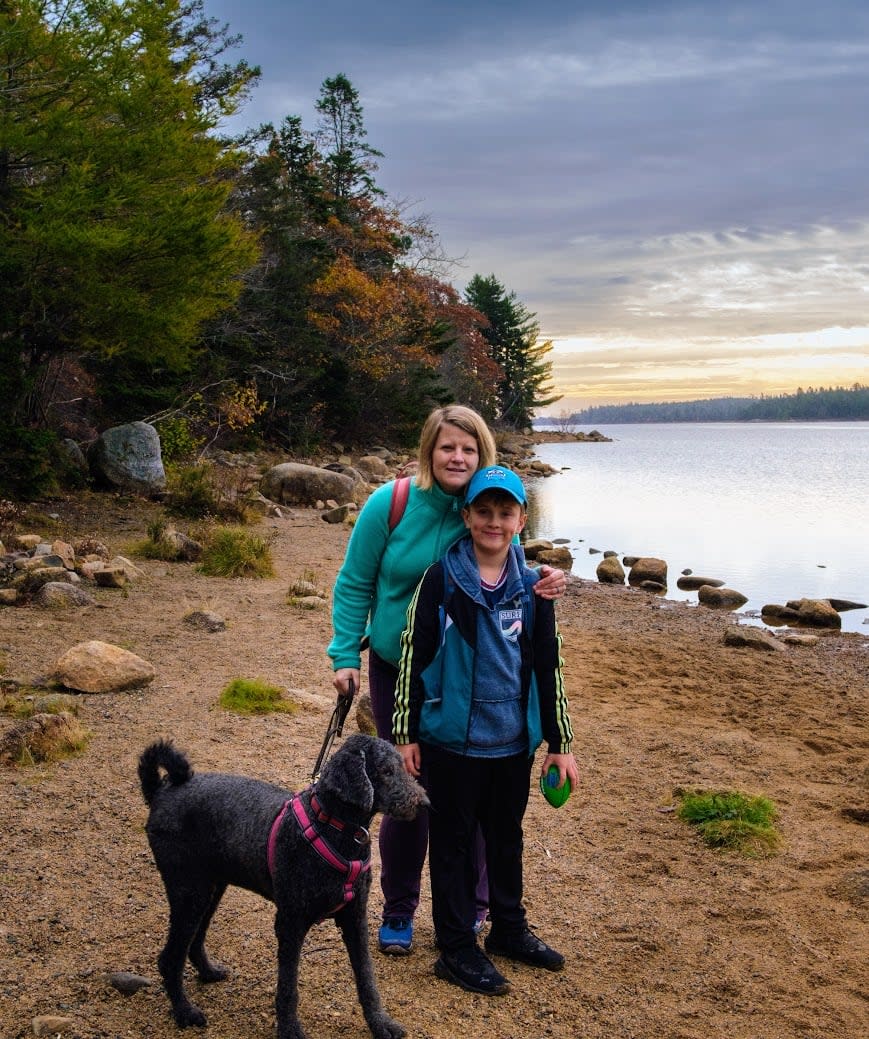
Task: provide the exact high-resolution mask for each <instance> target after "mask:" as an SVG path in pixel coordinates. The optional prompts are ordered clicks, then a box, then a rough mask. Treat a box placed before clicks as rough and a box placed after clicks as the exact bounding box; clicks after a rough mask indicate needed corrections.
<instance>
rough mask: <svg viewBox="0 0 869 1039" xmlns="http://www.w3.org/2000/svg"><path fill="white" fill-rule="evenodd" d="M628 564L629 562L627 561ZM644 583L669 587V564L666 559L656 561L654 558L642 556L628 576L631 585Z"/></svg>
mask: <svg viewBox="0 0 869 1039" xmlns="http://www.w3.org/2000/svg"><path fill="white" fill-rule="evenodd" d="M625 562H627V560H625ZM644 581H653V582H654V583H655V584H659V585H663V586H664V587H665V588H666V587H667V563H666V560H664V559H655V558H654V557H653V556H642V557H641V558H640V559H638V560H636V562H635V563H634V564H633V565H632V566H631V570H630V573H629V574H628V583H629V584H639V585H641V584H643V582H644Z"/></svg>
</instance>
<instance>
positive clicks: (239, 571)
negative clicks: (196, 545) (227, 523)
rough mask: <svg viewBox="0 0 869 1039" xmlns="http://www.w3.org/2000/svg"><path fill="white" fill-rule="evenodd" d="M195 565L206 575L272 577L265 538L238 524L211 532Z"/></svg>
mask: <svg viewBox="0 0 869 1039" xmlns="http://www.w3.org/2000/svg"><path fill="white" fill-rule="evenodd" d="M197 569H198V570H199V571H200V573H203V574H206V575H207V576H209V577H274V574H275V568H274V563H273V561H272V551H271V546H270V545H269V542H268V541H267V540H266V539H265V538H263V537H260V535H258V534H252V533H251V532H250V531H247V530H243V529H242V528H240V527H217V528H216V529H215V530H214V531H212V532H211V534H210V536H209V539H208V541H207V543H206V545H205V548H204V550H203V553H202V561H201V562H200V564H199V566H198V567H197Z"/></svg>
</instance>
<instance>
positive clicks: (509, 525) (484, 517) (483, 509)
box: [462, 491, 526, 553]
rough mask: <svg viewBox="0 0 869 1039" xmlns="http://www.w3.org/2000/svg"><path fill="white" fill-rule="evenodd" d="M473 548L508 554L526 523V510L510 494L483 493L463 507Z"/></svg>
mask: <svg viewBox="0 0 869 1039" xmlns="http://www.w3.org/2000/svg"><path fill="white" fill-rule="evenodd" d="M462 516H463V518H464V521H465V526H466V527H467V528H468V530H469V531H470V532H471V540H472V541H473V542H474V547H475V548H477V549H480V550H481V551H483V552H487V553H499V552H502V551H503V552H504V553H506V552H507V550H508V549H509V547H510V545H511V543H512V541H513V538H514V537H515V536H516V534H518V533H519V532H520V531H521V530H522V529H523V528H524V526H525V518H526V514H525V509H523V508H522V506H521V505H520V504H519V502H518V501H516V499H515V498H513V497H512V496H511V495H509V494H500V493H498V492H497V491H493V492H491V493H488V492H486V493H483V494H481V495H480V496H479V498H475V499H474V501H473V502H472V503H471V504H470V505H467V506H465V508H464V509H463V510H462Z"/></svg>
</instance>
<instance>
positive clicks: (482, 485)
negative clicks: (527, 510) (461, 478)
mask: <svg viewBox="0 0 869 1039" xmlns="http://www.w3.org/2000/svg"><path fill="white" fill-rule="evenodd" d="M486 491H503V493H504V494H509V495H510V496H511V497H512V498H515V499H516V501H518V502H519V504H520V505H523V506H524V505H526V504H527V499H526V497H525V488H524V487H523V486H522V481H521V480H520V479H519V477H518V476H517V475H516V474H515V473H514V472H513V470H512V469H505V468H504V466H503V465H487V466H486V467H485V469H478V470H477V471H476V472H475V473H474V475H473V476H472V477H471V482H470V483H469V484H468V490H467V492H466V494H465V505H470V504H471V502H472V501H473V500H474V499H475V498H479V497H480V495H481V494H483V493H485V492H486Z"/></svg>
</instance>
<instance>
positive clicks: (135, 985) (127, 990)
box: [109, 970, 154, 996]
mask: <svg viewBox="0 0 869 1039" xmlns="http://www.w3.org/2000/svg"><path fill="white" fill-rule="evenodd" d="M109 984H110V985H111V986H112V988H116V989H117V990H118V992H121V993H123V995H125V996H132V995H135V993H137V992H138V991H139V990H140V989H143V988H148V987H149V986H150V985H153V984H154V982H153V981H151V979H150V978H143V977H142V975H141V974H133V973H132V972H131V971H128V970H116V971H114V972H113V973H112V974H110V975H109Z"/></svg>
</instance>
